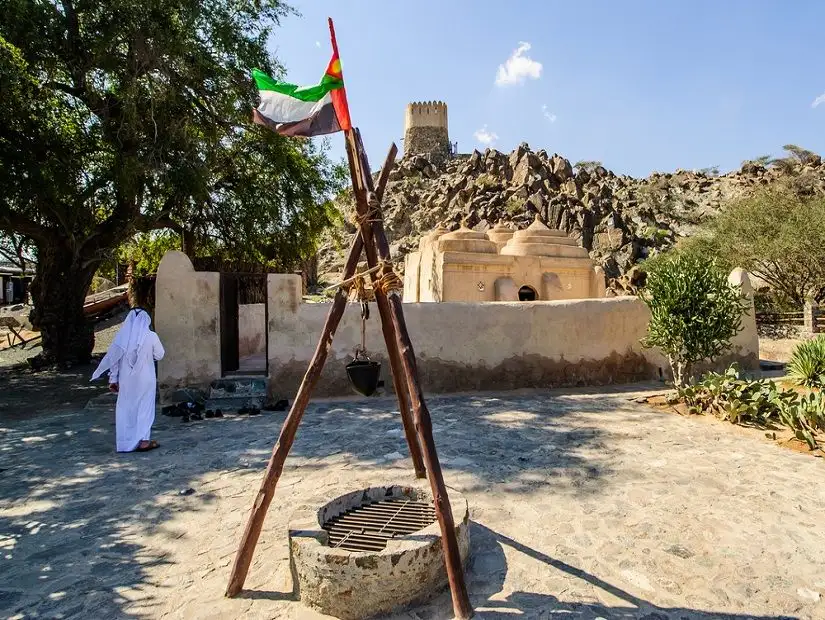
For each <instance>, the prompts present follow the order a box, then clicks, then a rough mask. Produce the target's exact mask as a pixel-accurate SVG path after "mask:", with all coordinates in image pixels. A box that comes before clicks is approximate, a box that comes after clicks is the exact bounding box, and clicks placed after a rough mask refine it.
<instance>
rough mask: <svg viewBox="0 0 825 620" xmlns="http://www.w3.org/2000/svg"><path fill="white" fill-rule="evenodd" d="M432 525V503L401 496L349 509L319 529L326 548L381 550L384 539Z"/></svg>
mask: <svg viewBox="0 0 825 620" xmlns="http://www.w3.org/2000/svg"><path fill="white" fill-rule="evenodd" d="M434 522H435V508H434V507H433V505H432V504H430V503H427V502H421V501H415V500H412V499H407V498H403V497H402V498H394V499H387V500H383V501H380V502H374V503H370V504H364V505H362V506H358V507H357V508H350V509H349V510H347V511H346V512H344V513H342V514H340V515H337V516H335V517H332V518H330V519H328V520H327V521H326V522H325V523H324V525H323V528H324V529H325V530H326V531H327V532H328V533H329V546H330V547H339V548H341V549H346V550H348V551H381V550H382V549H383V548H384V547H386V546H387V541H388V540H391V539H393V538H398V537H400V536H406V535H407V534H412V533H413V532H417V531H418V530H422V529H424V528H425V527H427V526H428V525H430V524H431V523H434Z"/></svg>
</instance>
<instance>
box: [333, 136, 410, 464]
mask: <svg viewBox="0 0 825 620" xmlns="http://www.w3.org/2000/svg"><path fill="white" fill-rule="evenodd" d="M397 153H398V147H397V146H395V144H393V145H392V146H391V147H390V151H389V153H387V157H386V159H385V160H384V167H383V168H382V169H381V175H380V176H379V178H378V187H379V188H381V189H382V190H383V188H384V186H386V183H387V180H389V176H390V171H391V170H392V167H393V165H394V164H395V156H396V154H397ZM347 157H348V159H349V164H350V166H349V169H350V173H351V174H352V188H353V195H354V196H356V202H355V204H356V213H357V214H358V215H359V216H360V217H363V216H364V215H365V214H366V212H367V208H368V207H367V204H366V199H365V198H364V199H363V200H362V199H360V198H358V197H357V196H359V195H361V196H364V197H366V191H367V190H366V187H364V186H363V182H362V180H361V178H360V176H361V175H360V174H359V171H360V168H359V167H358V166H357V165H355V159H354V158H353V157H352V155H351V150H350V149H347ZM382 195H383V191H382ZM358 235H359V236H360V237H361V238H362V239H363V238H364V233H363V231H361V230H360V229H359V232H358ZM364 249H365V250H366V254H367V265H368V266H369V267H370V268H373V267H375V266H376V265H377V264H378V259H377V255H376V251H375V245H374V244H372V243H366V244H364ZM371 276H372V280H373V283H375V281H376V280H377V278H378V274H377V273H375V272H373V273H372V274H371ZM373 289H374V291H375V304H376V305H377V306H378V314H379V315H380V317H381V331H382V332H383V334H384V343H385V344H386V346H387V357H388V358H389V360H390V370H391V372H392V383H393V389H394V390H395V395H396V397H397V398H398V410H399V411H400V412H401V424H402V426H403V427H404V435H405V437H406V439H407V447H408V448H409V450H410V458H411V459H412V462H413V469H414V470H415V477H416V478H424V477H425V476H426V470H425V467H424V461H423V459H422V456H421V447H420V445H419V442H418V437H417V436H416V433H415V425H414V423H413V419H412V414H411V413H410V406H409V401H408V387H407V380H406V377H405V375H404V367H403V365H402V362H401V356H400V355H399V353H398V346H397V345H396V340H397V336H396V334H395V328H394V325H393V322H392V315H391V314H390V305H389V301H388V300H387V295H386V294H385V293H384V292H383V291H382V290H380V289H379V288H377V287H373Z"/></svg>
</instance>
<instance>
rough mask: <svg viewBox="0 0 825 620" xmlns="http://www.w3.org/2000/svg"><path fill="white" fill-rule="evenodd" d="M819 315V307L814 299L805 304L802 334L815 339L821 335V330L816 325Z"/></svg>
mask: <svg viewBox="0 0 825 620" xmlns="http://www.w3.org/2000/svg"><path fill="white" fill-rule="evenodd" d="M818 313H819V306H818V305H817V304H816V302H815V301H814V300H813V299H809V300H808V301H806V302H805V306H804V308H803V316H802V334H803V336H809V337H813V336H815V335H816V334H818V333H819V328H818V327H817V324H816V319H817V315H818Z"/></svg>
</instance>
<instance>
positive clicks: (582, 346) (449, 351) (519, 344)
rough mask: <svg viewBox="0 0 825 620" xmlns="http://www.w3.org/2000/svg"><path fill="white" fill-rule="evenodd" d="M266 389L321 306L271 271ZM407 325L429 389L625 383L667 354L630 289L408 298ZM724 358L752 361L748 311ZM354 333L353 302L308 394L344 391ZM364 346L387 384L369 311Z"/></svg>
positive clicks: (302, 359)
mask: <svg viewBox="0 0 825 620" xmlns="http://www.w3.org/2000/svg"><path fill="white" fill-rule="evenodd" d="M269 278H270V303H271V304H272V305H270V320H269V339H270V340H269V372H270V391H271V392H272V393H273V394H274V395H281V396H287V397H290V396H291V395H294V392H295V391H296V390H297V387H298V385H299V383H300V381H301V378H302V377H303V374H304V373H305V372H306V368H307V363H308V361H309V359H310V357H311V356H312V354H313V352H314V350H315V347H316V345H317V341H318V337H319V336H320V333H321V328H322V326H323V323H324V320H325V318H326V314H327V311H328V310H329V307H330V306H329V305H325V304H302V303H300V295H299V294H298V293H297V291H298V290H299V289H298V288H297V287H298V286H299V283H296V282H294V281H291V276H280V275H277V276H276V275H270V276H269ZM404 315H405V318H406V322H407V326H408V328H409V330H410V336H411V338H412V342H413V345H414V347H415V352H416V356H417V360H418V368H419V373H420V375H421V380H422V383H423V386H424V389H425V390H426V391H428V392H455V391H464V390H496V389H516V388H530V387H541V388H550V387H561V386H577V385H599V384H608V383H625V382H631V381H638V380H642V379H653V378H658V377H659V376H660V375H659V372H660V369H661V372H662V374H663V375H664V376H667V375H668V374H669V372H668V366H667V362H666V360H665V359H664V358H663V357H662V356H661V355H659V354H657V353H656V352H655V351H648V350H644V349H642V347H641V345H640V343H639V341H640V340H641V338H642V337H643V336H644V335H645V332H646V329H647V322H648V319H649V312H648V310H647V307H646V306H645V305H644V304H643V303H642V302H641V301H640V300H639V299H637V298H635V297H620V298H610V299H584V300H572V301H552V302H534V303H529V304H525V303H519V302H515V303H508V302H501V303H482V304H479V303H457V302H453V303H451V302H444V303H439V304H430V303H408V304H405V305H404ZM743 322H744V325H745V330H744V331H743V332H741V333H740V334H739V336H737V338H736V339H735V341H734V346H733V349H732V351H731V353H730V355H729V356H727V357H726V359H725V360H723V361H724V362H725V363H727V362H729V361H732V360H737V361H740V362H741V363H743V365H744V366H745V367H746V368H749V369H758V357H757V351H758V342H757V340H756V338H755V334H756V324H755V319H754V317H753V314H750V315H749V316H747V317H745V319H744V321H743ZM359 339H360V321H359V314H358V307H357V305H355V304H352V305H351V306H350V307H348V308H347V311H346V313H345V315H344V318H343V320H342V321H341V325H340V327H339V328H338V332H337V334H336V336H335V339H334V340H333V343H332V346H331V349H330V354H329V358H328V361H327V365H326V367H325V369H324V373H323V375H322V377H321V380H320V381H319V384H318V388H317V392H316V393H317V394H318V395H325V396H338V395H347V394H351V390H350V387H349V384H348V382H347V378H346V373H345V365H346V363H347V362H348V361H349V360H350V359H351V355H352V352H353V349H354V347H355V345H356V344H357V343H358V342H359ZM367 348H368V349H369V351H370V352H371V353H372V354H373V359H377V360H379V361H381V362H382V373H383V376H384V380H385V385H386V387H387V389H388V390H391V385H392V382H391V381H390V377H389V374H388V362H387V360H386V354H385V347H384V341H383V338H382V336H381V331H380V323H379V320H378V313H377V312H373V318H372V319H371V320H370V321H369V322H368V326H367Z"/></svg>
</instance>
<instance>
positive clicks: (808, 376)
mask: <svg viewBox="0 0 825 620" xmlns="http://www.w3.org/2000/svg"><path fill="white" fill-rule="evenodd" d="M788 374H789V375H790V376H791V377H793V378H794V380H795V381H796V382H797V383H798V384H799V385H804V386H807V387H817V388H825V335H823V336H817V337H816V338H814V339H813V340H807V341H805V342H800V343H799V344H798V345H796V347H795V348H794V350H793V352H792V353H791V359H790V360H789V362H788Z"/></svg>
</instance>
